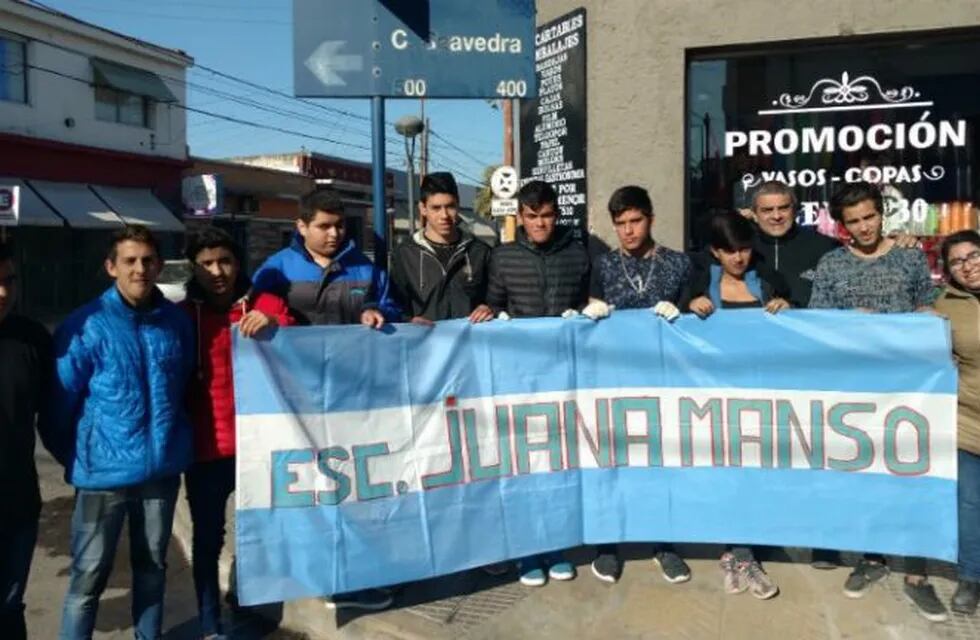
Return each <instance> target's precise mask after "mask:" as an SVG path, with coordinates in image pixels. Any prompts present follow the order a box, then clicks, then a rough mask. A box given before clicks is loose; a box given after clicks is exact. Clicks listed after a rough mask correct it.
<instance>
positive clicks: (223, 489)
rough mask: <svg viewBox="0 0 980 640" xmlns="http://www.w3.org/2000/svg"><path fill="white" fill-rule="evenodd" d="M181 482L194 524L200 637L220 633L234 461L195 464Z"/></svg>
mask: <svg viewBox="0 0 980 640" xmlns="http://www.w3.org/2000/svg"><path fill="white" fill-rule="evenodd" d="M184 482H185V483H186V486H187V503H188V504H189V505H190V508H191V520H192V521H193V522H194V542H193V547H192V556H193V563H192V564H193V567H194V590H195V591H196V592H197V611H198V620H199V621H200V623H201V635H204V636H208V635H211V634H215V633H221V590H220V587H219V586H218V557H219V556H220V555H221V547H222V545H223V544H224V541H225V506H226V504H227V502H228V496H230V495H231V493H232V491H234V490H235V459H234V458H222V459H220V460H210V461H208V462H197V463H195V464H193V465H191V468H190V469H188V470H187V473H186V474H185V475H184Z"/></svg>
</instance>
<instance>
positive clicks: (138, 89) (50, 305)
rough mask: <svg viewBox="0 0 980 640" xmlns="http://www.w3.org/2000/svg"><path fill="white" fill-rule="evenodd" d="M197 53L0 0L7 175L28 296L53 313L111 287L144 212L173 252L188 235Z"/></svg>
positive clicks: (0, 122) (35, 306)
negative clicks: (121, 243)
mask: <svg viewBox="0 0 980 640" xmlns="http://www.w3.org/2000/svg"><path fill="white" fill-rule="evenodd" d="M192 64H193V60H192V59H191V58H190V57H189V56H187V55H186V54H184V53H183V52H180V51H175V50H171V49H166V48H163V47H159V46H156V45H153V44H150V43H146V42H142V41H140V40H137V39H135V38H131V37H129V36H125V35H123V34H118V33H115V32H112V31H108V30H106V29H102V28H100V27H97V26H95V25H92V24H89V23H86V22H82V21H80V20H77V19H75V18H72V17H69V16H67V15H65V14H62V13H60V12H57V11H53V10H48V9H44V8H41V7H38V6H36V5H30V4H25V3H23V2H19V1H14V0H0V185H4V186H12V187H16V188H17V189H18V191H19V193H20V207H19V210H20V216H19V220H18V224H17V225H16V226H15V227H12V228H8V231H7V234H8V238H10V239H11V241H12V243H13V246H14V250H15V252H16V254H17V257H18V259H19V262H20V264H21V306H22V308H23V309H24V310H25V311H27V312H30V313H34V314H37V315H42V316H57V315H60V314H62V313H64V312H65V311H67V310H69V309H71V308H73V307H74V306H76V305H78V304H79V303H81V302H82V301H83V300H85V299H87V298H88V297H90V296H91V295H93V294H94V293H96V292H98V291H99V290H100V289H101V288H102V287H104V286H105V285H106V284H107V283H108V280H107V278H106V276H105V274H104V273H103V269H102V261H103V258H104V255H105V249H106V243H107V242H108V239H109V236H110V235H111V234H112V232H113V231H114V230H116V229H119V228H121V227H122V226H123V225H125V224H132V223H141V224H145V225H147V226H149V227H150V228H152V229H154V230H155V231H156V232H158V234H159V235H160V238H161V241H162V244H163V247H164V251H165V253H166V254H167V255H175V254H177V253H178V252H179V251H180V248H181V247H182V244H183V229H184V228H183V224H182V222H181V221H180V219H179V218H178V217H177V216H176V215H174V212H175V211H177V210H178V207H179V203H180V180H181V173H182V172H183V170H184V169H185V168H186V166H187V164H188V163H187V141H186V136H185V131H186V113H185V112H184V110H183V109H182V106H183V105H184V103H185V86H186V85H185V75H186V69H187V67H189V66H190V65H192Z"/></svg>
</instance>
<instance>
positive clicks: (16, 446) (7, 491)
mask: <svg viewBox="0 0 980 640" xmlns="http://www.w3.org/2000/svg"><path fill="white" fill-rule="evenodd" d="M16 281H17V272H16V269H15V266H14V261H13V256H12V254H11V252H10V250H9V248H8V247H7V246H6V245H4V244H0V493H2V495H3V496H4V498H3V506H2V507H0V629H3V632H4V638H10V639H12V640H19V639H21V638H26V637H27V628H26V626H25V622H24V602H23V598H24V589H25V588H26V587H27V575H28V573H29V572H30V569H31V557H32V556H33V554H34V543H35V542H36V541H37V523H38V517H39V516H40V513H41V493H40V491H39V490H38V483H37V469H36V467H35V466H34V437H35V436H34V420H35V417H36V416H37V411H38V408H39V405H40V401H41V397H42V393H43V390H44V389H46V387H47V385H48V378H49V377H50V374H51V369H52V363H53V359H52V358H53V356H52V352H51V337H50V335H49V334H48V332H47V330H46V329H45V328H44V327H43V326H41V325H40V324H38V323H37V322H34V321H33V320H28V319H27V318H25V317H24V316H20V315H15V314H12V313H11V312H10V310H11V307H13V305H14V299H15V290H14V287H15V285H16Z"/></svg>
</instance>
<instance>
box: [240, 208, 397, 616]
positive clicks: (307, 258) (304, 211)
mask: <svg viewBox="0 0 980 640" xmlns="http://www.w3.org/2000/svg"><path fill="white" fill-rule="evenodd" d="M346 236H347V232H346V229H345V228H344V205H343V203H342V202H341V200H340V198H339V197H338V196H337V194H336V193H335V192H333V191H329V190H324V189H322V190H319V191H314V192H313V193H311V194H309V195H307V196H305V197H304V198H303V199H302V200H301V201H300V214H299V219H298V220H296V234H295V236H294V237H293V241H292V243H291V244H290V245H289V246H288V247H286V248H285V249H283V250H281V251H279V252H278V253H275V254H273V255H271V256H269V259H268V260H266V261H265V263H264V264H263V265H262V266H261V267H259V270H258V271H256V272H255V276H254V279H253V280H254V283H255V284H254V288H255V290H256V291H257V292H269V293H274V294H276V295H278V296H280V297H281V298H284V299H285V300H286V302H287V304H289V309H290V313H291V315H292V316H293V317H294V318H295V319H296V321H297V323H298V324H307V325H311V324H357V323H360V324H363V325H366V326H369V327H373V328H375V329H379V328H381V327H382V326H383V325H384V323H385V322H397V321H399V320H401V317H402V313H401V310H400V309H399V308H398V305H397V304H395V303H394V302H393V301H392V300H391V299H390V298H389V296H388V277H387V274H386V273H385V271H384V270H383V269H381V268H377V267H375V265H374V264H372V263H371V261H370V260H368V259H367V257H366V256H365V255H364V254H363V253H361V252H360V251H359V250H358V248H357V247H356V246H354V243H353V242H351V241H350V240H348V239H347V237H346ZM392 601H393V598H392V595H391V592H390V591H386V590H382V589H365V590H363V591H356V592H352V593H345V594H334V595H332V596H330V597H328V598H326V605H327V608H329V609H340V608H354V609H366V610H378V609H385V608H387V607H389V606H391V603H392Z"/></svg>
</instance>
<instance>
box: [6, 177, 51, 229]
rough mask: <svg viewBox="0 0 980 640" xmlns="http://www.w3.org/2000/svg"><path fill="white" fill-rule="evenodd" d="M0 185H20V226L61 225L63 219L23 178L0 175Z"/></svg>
mask: <svg viewBox="0 0 980 640" xmlns="http://www.w3.org/2000/svg"><path fill="white" fill-rule="evenodd" d="M0 185H11V186H15V187H20V220H18V221H17V224H18V226H21V227H63V226H65V221H64V219H62V218H61V217H59V216H58V214H57V213H55V212H54V211H52V210H51V207H49V206H48V205H46V204H44V201H43V200H41V199H40V198H38V197H37V194H36V193H34V191H32V190H31V188H30V187H28V186H27V184H25V183H24V181H23V180H21V179H19V178H4V177H2V176H0Z"/></svg>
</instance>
